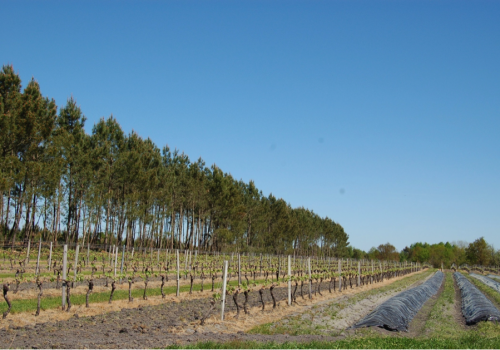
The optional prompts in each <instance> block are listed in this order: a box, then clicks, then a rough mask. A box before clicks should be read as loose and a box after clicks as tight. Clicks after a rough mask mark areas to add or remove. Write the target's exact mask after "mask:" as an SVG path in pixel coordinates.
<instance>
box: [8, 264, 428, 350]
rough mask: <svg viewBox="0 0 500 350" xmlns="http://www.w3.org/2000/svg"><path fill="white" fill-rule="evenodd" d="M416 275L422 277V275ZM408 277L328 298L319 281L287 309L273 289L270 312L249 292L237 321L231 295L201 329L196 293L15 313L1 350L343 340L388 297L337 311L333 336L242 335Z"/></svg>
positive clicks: (204, 297) (206, 302) (204, 304)
mask: <svg viewBox="0 0 500 350" xmlns="http://www.w3.org/2000/svg"><path fill="white" fill-rule="evenodd" d="M416 274H421V275H422V278H423V277H424V274H422V273H416ZM412 275H415V274H412ZM408 276H410V275H407V276H405V277H399V278H394V279H391V280H385V281H384V282H382V283H376V284H373V285H367V286H363V287H359V288H353V289H350V288H349V289H347V290H345V291H343V292H342V293H339V292H335V293H332V294H330V293H329V292H328V288H327V284H326V283H324V286H323V292H322V294H323V296H320V295H319V294H318V295H316V296H315V297H314V298H313V300H312V301H311V300H308V299H307V296H305V299H302V298H301V297H300V294H298V296H297V302H298V304H294V305H293V306H291V307H290V306H288V305H287V304H286V300H287V288H285V287H277V288H275V290H274V294H275V297H276V299H277V300H278V301H279V304H278V306H277V308H276V309H275V310H272V299H271V296H270V294H269V291H268V290H266V291H265V293H264V301H265V304H266V305H265V310H264V311H261V308H262V306H261V303H260V300H259V294H258V292H257V291H253V292H252V293H250V296H249V302H248V306H249V309H250V314H249V315H245V314H244V313H243V310H241V312H240V316H239V318H238V319H235V314H236V306H235V304H234V302H233V300H232V298H231V297H230V298H229V299H228V300H227V304H226V319H225V321H224V322H222V321H220V307H219V308H216V309H215V310H214V311H213V312H212V316H211V317H209V318H208V319H207V321H206V324H205V325H204V326H201V325H200V319H201V317H202V316H203V315H204V314H205V313H206V312H207V310H208V309H209V307H210V295H211V293H210V292H204V293H199V292H197V293H195V294H193V295H189V294H187V293H183V294H182V295H181V296H182V298H181V299H179V298H176V297H167V298H166V299H161V297H154V298H153V297H151V298H149V300H147V301H144V300H135V301H134V302H133V303H132V304H130V303H128V301H116V302H113V303H112V304H107V303H99V304H92V305H91V307H90V308H89V309H86V308H85V307H81V306H79V307H75V306H74V307H73V308H72V310H71V313H66V312H62V311H60V310H48V311H44V312H42V314H41V315H40V316H38V317H37V318H35V316H34V315H31V314H26V313H19V314H14V315H9V317H8V318H7V319H6V320H2V321H1V322H0V327H1V328H2V329H0V339H2V347H3V348H9V347H16V348H18V347H20V348H28V347H29V348H31V347H36V348H85V347H87V348H152V347H164V346H167V345H170V344H177V343H190V342H197V341H206V340H212V341H227V340H234V339H244V340H258V341H268V340H269V341H271V340H272V341H278V342H279V341H291V340H294V341H310V340H313V339H317V340H318V339H321V340H335V339H341V338H343V337H344V336H345V332H343V331H342V329H343V327H344V325H349V324H350V323H354V322H355V321H357V320H358V319H359V318H360V317H362V316H363V315H364V314H367V313H368V312H370V311H371V310H372V309H373V308H374V307H376V305H378V304H379V303H381V302H383V300H385V299H387V298H389V297H390V295H391V294H390V293H386V294H384V295H381V296H377V297H374V298H373V299H371V300H370V302H365V301H364V300H361V301H356V302H355V303H353V304H352V305H351V306H350V307H349V308H344V310H346V311H341V312H344V313H345V315H349V317H340V318H339V321H337V322H338V323H336V324H335V325H334V326H335V328H336V329H337V330H338V332H325V333H323V334H306V335H295V336H293V335H288V334H273V335H263V334H248V333H246V332H247V331H248V330H250V329H252V328H254V327H255V326H258V325H262V324H267V323H270V322H277V321H278V320H284V319H287V318H290V317H292V318H293V317H297V316H298V315H305V314H307V313H308V312H309V311H313V312H317V313H318V314H319V311H318V308H321V307H326V306H328V305H336V304H342V303H348V301H349V300H350V298H354V297H355V296H356V295H357V294H359V293H363V292H367V291H370V290H373V289H379V288H381V287H383V286H387V285H391V284H392V283H394V282H396V281H398V280H401V279H402V278H406V277H408ZM420 283H421V281H420ZM394 293H396V291H394V292H393V294H394ZM243 300H244V297H243V295H240V296H239V299H238V303H239V304H240V305H243ZM313 308H316V309H314V310H313ZM340 320H341V321H340Z"/></svg>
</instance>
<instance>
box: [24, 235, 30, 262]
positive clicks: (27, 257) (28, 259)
mask: <svg viewBox="0 0 500 350" xmlns="http://www.w3.org/2000/svg"><path fill="white" fill-rule="evenodd" d="M30 247H31V238H30V239H29V240H28V252H27V253H26V260H25V261H24V265H28V263H29V262H30Z"/></svg>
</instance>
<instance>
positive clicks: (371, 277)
mask: <svg viewBox="0 0 500 350" xmlns="http://www.w3.org/2000/svg"><path fill="white" fill-rule="evenodd" d="M373 272H374V270H373V259H372V275H371V276H370V284H371V283H373Z"/></svg>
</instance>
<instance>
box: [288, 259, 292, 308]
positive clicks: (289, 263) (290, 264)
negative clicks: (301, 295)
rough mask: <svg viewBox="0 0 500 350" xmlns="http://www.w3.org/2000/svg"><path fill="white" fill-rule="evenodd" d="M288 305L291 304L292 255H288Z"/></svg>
mask: <svg viewBox="0 0 500 350" xmlns="http://www.w3.org/2000/svg"><path fill="white" fill-rule="evenodd" d="M288 306H292V257H291V256H290V255H288Z"/></svg>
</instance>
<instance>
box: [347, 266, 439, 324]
mask: <svg viewBox="0 0 500 350" xmlns="http://www.w3.org/2000/svg"><path fill="white" fill-rule="evenodd" d="M443 280H444V274H443V273H442V272H441V271H438V272H436V273H435V274H434V276H432V277H431V278H429V279H428V280H427V281H426V282H424V283H422V284H421V285H420V286H417V287H414V288H412V289H408V290H406V291H404V292H401V293H399V294H398V295H395V296H393V297H392V298H390V299H389V300H387V301H385V302H384V303H382V304H380V305H379V306H378V307H377V308H376V309H375V310H373V311H372V312H371V313H370V314H368V315H367V316H366V317H365V318H363V319H362V320H361V321H359V322H358V323H356V324H355V325H354V326H352V327H351V328H362V327H382V328H385V329H388V330H391V331H405V332H408V325H409V324H410V322H411V320H412V319H413V317H415V315H416V314H417V312H418V311H419V310H420V308H421V307H422V306H423V305H424V303H425V302H426V301H427V300H429V298H430V297H431V296H433V295H434V294H436V293H437V291H438V290H439V288H440V287H441V284H442V283H443Z"/></svg>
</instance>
